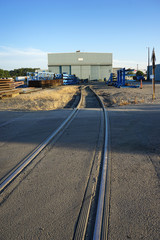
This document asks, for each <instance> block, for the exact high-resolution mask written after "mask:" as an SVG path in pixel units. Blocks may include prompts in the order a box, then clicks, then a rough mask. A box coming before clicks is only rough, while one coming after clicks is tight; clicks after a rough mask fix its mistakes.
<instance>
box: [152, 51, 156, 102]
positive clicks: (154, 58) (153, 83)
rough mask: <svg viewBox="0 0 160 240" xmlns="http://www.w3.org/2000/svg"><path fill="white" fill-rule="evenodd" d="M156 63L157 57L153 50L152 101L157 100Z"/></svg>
mask: <svg viewBox="0 0 160 240" xmlns="http://www.w3.org/2000/svg"><path fill="white" fill-rule="evenodd" d="M155 61H156V55H155V51H154V48H153V51H152V99H153V100H155Z"/></svg>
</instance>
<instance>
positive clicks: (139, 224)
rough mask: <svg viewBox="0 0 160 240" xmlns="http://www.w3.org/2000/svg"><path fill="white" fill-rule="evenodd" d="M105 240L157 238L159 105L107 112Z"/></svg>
mask: <svg viewBox="0 0 160 240" xmlns="http://www.w3.org/2000/svg"><path fill="white" fill-rule="evenodd" d="M109 122H110V142H111V165H112V167H111V195H110V216H109V232H108V239H109V240H125V239H134V240H135V239H136V240H139V239H146V240H158V239H160V188H159V187H160V185H159V183H160V105H146V106H142V105H141V106H136V105H135V106H133V105H132V106H126V107H119V108H111V109H109Z"/></svg>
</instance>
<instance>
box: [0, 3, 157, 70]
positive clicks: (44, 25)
mask: <svg viewBox="0 0 160 240" xmlns="http://www.w3.org/2000/svg"><path fill="white" fill-rule="evenodd" d="M0 27H1V35H0V68H2V69H8V70H10V69H14V68H20V67H41V68H43V69H46V68H47V53H50V52H56V53H57V52H75V51H76V50H80V51H81V52H111V53H113V67H119V66H120V67H133V68H137V64H138V68H139V69H144V68H146V66H147V58H148V56H147V47H150V51H151V52H152V49H153V47H155V52H156V59H157V61H156V63H160V0H150V1H149V0H99V1H98V0H97V1H95V0H81V1H76V0H66V1H65V0H60V1H57V0H45V1H42V0H39V1H38V0H27V1H23V0H0Z"/></svg>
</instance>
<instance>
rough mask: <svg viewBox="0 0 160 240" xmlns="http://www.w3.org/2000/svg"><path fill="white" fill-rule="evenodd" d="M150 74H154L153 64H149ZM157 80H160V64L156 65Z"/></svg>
mask: <svg viewBox="0 0 160 240" xmlns="http://www.w3.org/2000/svg"><path fill="white" fill-rule="evenodd" d="M147 71H148V69H147ZM149 76H152V66H149ZM150 79H151V77H150ZM155 81H160V64H157V65H155Z"/></svg>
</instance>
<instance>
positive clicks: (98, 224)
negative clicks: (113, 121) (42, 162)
mask: <svg viewBox="0 0 160 240" xmlns="http://www.w3.org/2000/svg"><path fill="white" fill-rule="evenodd" d="M91 90H92V91H93V92H94V90H93V89H92V88H91ZM94 93H95V92H94ZM95 95H96V96H97V98H98V100H99V102H100V104H101V106H102V108H103V113H104V122H105V134H104V146H103V158H102V161H103V165H102V174H101V182H100V190H99V197H98V207H97V212H96V221H95V226H94V234H93V240H100V239H101V231H102V224H103V211H104V199H105V190H106V184H107V181H106V179H107V170H108V121H107V113H106V110H105V107H104V104H103V102H102V101H101V99H100V97H99V96H98V95H97V94H96V93H95Z"/></svg>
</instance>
